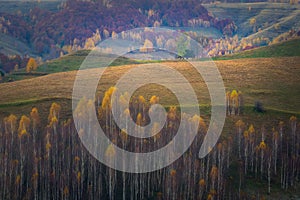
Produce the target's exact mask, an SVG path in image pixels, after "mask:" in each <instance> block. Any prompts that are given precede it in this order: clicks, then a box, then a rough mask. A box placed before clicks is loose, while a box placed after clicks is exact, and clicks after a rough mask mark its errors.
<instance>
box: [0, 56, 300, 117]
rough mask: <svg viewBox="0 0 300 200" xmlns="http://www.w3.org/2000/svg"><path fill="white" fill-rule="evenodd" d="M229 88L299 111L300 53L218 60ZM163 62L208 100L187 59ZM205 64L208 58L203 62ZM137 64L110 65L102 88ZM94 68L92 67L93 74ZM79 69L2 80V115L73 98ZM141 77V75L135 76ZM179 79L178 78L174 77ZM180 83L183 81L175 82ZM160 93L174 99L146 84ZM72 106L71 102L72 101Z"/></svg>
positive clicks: (169, 102) (166, 101) (202, 101)
mask: <svg viewBox="0 0 300 200" xmlns="http://www.w3.org/2000/svg"><path fill="white" fill-rule="evenodd" d="M215 63H216V65H217V66H218V68H219V70H220V72H221V74H222V76H223V80H224V84H225V86H226V88H227V89H238V90H240V91H242V92H243V95H244V98H245V104H246V105H248V106H253V104H254V102H255V101H257V100H259V101H261V102H262V103H263V104H264V105H265V106H266V107H268V108H272V109H274V110H279V111H284V112H288V113H299V112H300V105H299V102H300V91H299V88H300V82H299V74H300V71H299V70H300V57H286V58H256V59H237V60H228V61H215ZM163 64H164V65H168V66H170V67H173V68H175V69H176V70H178V71H179V72H181V73H182V74H183V75H184V76H186V77H188V80H189V81H190V82H191V83H192V86H193V88H194V90H195V91H196V94H197V95H198V98H199V101H200V104H203V105H208V104H209V95H208V92H207V89H206V86H205V83H204V82H203V81H202V79H201V77H199V76H198V75H197V73H195V71H194V70H193V68H191V67H190V65H189V64H188V63H187V62H164V63H163ZM200 64H203V65H205V62H200ZM134 66H135V65H125V66H120V67H110V68H108V69H107V70H106V71H105V73H104V76H103V78H102V79H101V82H100V83H99V85H101V87H99V92H101V91H102V92H103V91H104V90H105V89H107V88H108V87H110V86H112V85H114V83H115V82H116V81H117V80H118V79H119V77H121V76H122V74H124V73H125V72H127V71H128V70H129V69H131V68H133V67H134ZM93 70H102V69H90V73H91V76H93ZM75 76H76V71H70V72H62V73H54V74H49V75H46V76H41V77H37V78H32V79H26V80H22V81H16V82H10V83H3V84H0V91H1V96H0V113H1V114H0V115H2V116H3V115H5V113H6V114H7V112H4V111H3V109H4V110H6V111H7V110H11V111H17V112H20V111H21V110H22V109H20V106H21V107H22V106H23V105H30V106H32V105H34V104H36V103H37V102H39V103H41V102H43V101H51V100H53V101H57V100H59V101H61V100H68V101H69V100H70V98H71V94H72V87H73V82H74V78H75ZM136 78H138V77H136ZM174 82H176V80H174ZM176 84H179V85H180V83H176ZM146 90H147V92H149V91H152V93H157V95H158V96H160V97H161V99H162V102H163V103H164V104H165V105H172V103H173V102H174V101H173V100H172V98H168V95H172V94H171V93H169V92H167V91H166V90H158V91H155V87H152V88H151V87H150V88H148V89H147V88H144V91H146ZM69 108H70V105H69Z"/></svg>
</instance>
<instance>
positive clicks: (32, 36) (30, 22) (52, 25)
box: [0, 0, 234, 59]
mask: <svg viewBox="0 0 300 200" xmlns="http://www.w3.org/2000/svg"><path fill="white" fill-rule="evenodd" d="M14 3H15V4H13V3H12V2H10V3H9V7H16V9H7V12H6V11H5V9H0V32H1V33H4V34H6V35H9V36H13V37H14V38H16V39H17V40H19V41H22V42H24V43H26V44H27V45H28V46H31V47H32V48H33V49H34V50H35V51H36V52H37V53H38V54H39V55H40V56H43V57H44V58H46V59H51V58H57V57H58V56H59V55H60V52H61V51H62V50H63V47H66V46H68V45H71V46H72V47H73V48H75V49H80V48H77V47H79V46H80V47H84V45H85V43H86V40H87V38H90V37H92V36H93V34H95V33H96V32H97V30H98V34H99V36H100V37H99V39H100V38H101V39H105V38H107V37H109V36H111V35H112V34H113V32H116V33H120V32H121V31H124V30H129V29H133V28H137V27H149V26H167V27H187V26H191V20H192V21H193V23H194V25H196V26H197V27H213V28H215V29H217V31H220V32H221V33H222V32H223V29H224V30H225V28H226V33H230V32H232V31H230V29H231V27H234V26H233V25H231V24H232V23H233V22H232V20H228V19H221V20H219V19H216V18H214V17H212V16H211V15H209V13H208V11H207V10H206V9H205V8H204V7H203V6H202V5H201V4H200V3H199V1H198V0H189V1H185V0H178V1H165V0H156V1H153V0H151V1H149V0H139V1H136V0H128V1H120V0H114V1H100V0H99V1H78V0H76V1H73V0H68V1H65V2H62V3H61V4H49V5H48V6H47V4H45V5H44V3H43V2H41V3H40V4H35V3H33V4H30V5H32V7H31V8H30V9H29V10H28V4H26V3H24V2H19V1H14ZM2 4H5V2H3V1H0V6H1V7H2ZM22 5H23V6H24V9H21V8H20V7H21V6H22ZM42 5H43V6H42ZM55 5H56V7H57V6H59V9H58V8H57V9H55ZM4 7H7V5H6V4H5V5H4ZM16 10H17V11H16ZM194 27H195V26H194ZM215 32H216V31H215ZM142 39H144V38H142Z"/></svg>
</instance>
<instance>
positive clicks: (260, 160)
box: [0, 87, 300, 199]
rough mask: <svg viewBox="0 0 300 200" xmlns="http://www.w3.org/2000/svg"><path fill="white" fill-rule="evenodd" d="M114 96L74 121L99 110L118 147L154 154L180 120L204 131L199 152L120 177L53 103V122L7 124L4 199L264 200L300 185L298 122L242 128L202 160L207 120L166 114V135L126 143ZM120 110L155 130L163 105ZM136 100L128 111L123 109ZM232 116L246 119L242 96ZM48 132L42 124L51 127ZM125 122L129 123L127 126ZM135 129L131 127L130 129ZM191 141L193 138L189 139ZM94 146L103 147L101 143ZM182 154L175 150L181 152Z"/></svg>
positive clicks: (83, 105) (230, 102)
mask: <svg viewBox="0 0 300 200" xmlns="http://www.w3.org/2000/svg"><path fill="white" fill-rule="evenodd" d="M115 91H116V89H115V88H113V87H112V88H110V89H108V90H107V91H106V92H105V94H104V95H103V97H102V100H101V101H100V102H99V103H94V102H93V101H92V100H87V99H84V98H83V99H82V100H81V101H80V102H79V103H78V106H77V109H76V110H75V115H77V116H79V117H88V113H87V111H88V110H89V109H91V108H92V109H93V108H96V110H97V113H98V118H99V119H98V120H99V123H100V124H101V126H102V127H103V129H104V130H105V133H106V134H107V136H108V137H109V138H110V139H111V141H112V142H113V143H114V144H115V145H117V146H119V147H122V148H123V149H127V150H129V151H132V152H148V151H151V150H153V149H157V148H160V147H162V146H164V145H166V144H167V143H168V142H169V141H170V140H171V139H172V137H173V136H174V134H176V132H177V130H178V126H179V122H180V119H181V118H183V123H184V124H185V126H186V127H187V130H193V129H195V128H196V127H198V134H197V136H196V138H195V139H194V142H193V144H192V146H191V147H190V148H189V149H188V151H187V152H186V153H185V154H184V155H183V156H181V157H180V158H179V159H178V160H177V161H176V162H174V163H173V164H171V165H170V166H168V167H166V168H163V169H161V170H157V171H154V172H149V173H142V174H131V173H125V172H120V171H115V170H113V169H110V168H108V167H106V166H105V165H103V164H101V163H100V162H98V161H97V160H96V159H95V158H94V157H92V156H91V155H90V154H89V153H88V151H87V150H86V149H85V147H84V146H83V144H82V143H81V141H80V138H79V136H82V135H86V136H87V137H88V135H89V134H90V133H89V131H87V130H92V127H88V126H86V125H83V126H82V128H81V130H80V131H79V133H77V131H76V129H75V126H74V122H73V120H72V119H69V120H62V119H61V115H62V113H61V110H62V108H61V106H60V105H59V104H57V103H53V104H52V106H51V107H50V110H49V115H48V117H45V116H40V115H39V111H38V109H37V108H36V107H33V108H32V111H31V112H30V113H29V114H28V115H23V116H21V117H20V119H18V117H16V116H15V115H13V114H11V115H10V116H7V117H6V118H5V119H3V120H2V121H1V123H0V144H1V145H0V166H1V169H2V170H1V174H0V187H1V188H2V189H1V190H0V197H1V199H265V198H266V197H267V195H268V194H272V190H273V189H272V186H273V185H279V187H280V188H281V189H282V190H287V189H291V188H294V187H295V186H296V184H298V183H299V178H300V168H299V166H300V134H299V131H300V123H298V122H297V118H296V117H295V116H291V117H290V119H286V120H284V121H278V122H276V123H274V124H272V125H273V128H272V129H269V128H265V127H257V126H256V125H255V124H250V123H248V122H243V121H242V120H240V119H239V120H237V121H236V123H235V124H234V125H233V126H232V127H231V130H230V131H229V132H228V133H226V134H225V135H224V136H223V137H222V138H221V139H220V140H219V142H218V143H217V145H216V146H215V147H214V148H213V149H211V151H210V153H209V154H208V155H207V156H206V157H205V158H203V159H199V158H198V151H199V148H200V145H201V144H202V141H203V138H204V136H205V134H206V131H207V122H206V121H205V120H204V119H203V118H202V117H200V116H197V115H195V116H188V115H185V114H183V115H181V114H180V111H179V109H178V108H176V107H170V108H168V111H167V121H166V124H165V125H164V126H163V128H162V129H161V130H157V127H156V126H155V124H154V126H153V127H152V131H153V132H155V133H157V134H156V135H155V136H154V137H151V138H148V139H138V138H133V137H131V136H129V135H127V133H126V132H124V131H122V130H120V129H119V128H118V126H116V124H115V123H114V120H113V119H112V116H111V115H112V113H111V106H112V105H111V102H112V101H111V98H112V93H113V92H115ZM114 97H116V99H115V100H114V102H116V105H118V107H119V108H120V115H122V116H123V119H126V118H127V117H131V118H132V119H133V120H134V121H135V122H136V124H138V125H140V126H144V125H146V124H147V123H149V117H148V112H149V109H150V106H151V105H153V104H156V103H159V97H156V96H152V97H151V98H150V99H149V100H146V99H145V98H144V97H143V96H133V97H131V98H130V97H128V95H126V93H125V94H118V95H116V96H114ZM128 98H130V105H129V109H128V110H124V111H123V110H122V108H123V105H122V104H123V102H126V101H125V100H126V99H127V100H128ZM227 111H228V112H227V113H228V115H229V116H228V117H230V116H231V115H233V116H235V117H237V119H238V116H239V115H241V114H242V96H241V93H240V92H238V91H235V90H233V91H231V92H228V93H227ZM45 118H46V120H44V121H46V122H47V125H45V124H44V123H45V122H44V123H43V122H42V121H43V120H41V119H45ZM125 121H126V120H125ZM129 129H130V127H129ZM186 137H189V133H188V131H187V135H186ZM91 145H96V146H97V145H101V142H99V141H95V143H94V144H91ZM174 153H176V149H175V151H174ZM105 156H106V157H107V159H109V158H111V157H113V156H115V150H114V146H112V145H111V146H109V147H108V148H107V149H106V152H105ZM249 178H250V179H252V180H253V181H256V180H257V181H261V182H263V183H265V185H267V187H266V188H267V189H266V191H264V190H260V191H255V192H254V191H252V192H250V193H249V191H248V192H247V191H245V190H244V189H245V188H244V185H245V181H246V180H247V179H249Z"/></svg>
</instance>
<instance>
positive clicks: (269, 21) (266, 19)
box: [204, 2, 300, 39]
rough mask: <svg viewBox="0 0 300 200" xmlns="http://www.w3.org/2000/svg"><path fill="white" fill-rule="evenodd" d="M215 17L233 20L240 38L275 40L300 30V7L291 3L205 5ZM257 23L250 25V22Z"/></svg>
mask: <svg viewBox="0 0 300 200" xmlns="http://www.w3.org/2000/svg"><path fill="white" fill-rule="evenodd" d="M204 7H205V8H206V9H207V10H208V11H209V12H211V13H212V14H213V15H214V16H215V17H217V18H220V19H232V20H233V21H234V22H235V24H236V26H237V34H238V36H239V37H241V38H242V37H248V38H249V39H251V38H252V39H253V38H257V37H268V38H274V37H276V36H278V35H280V34H282V33H284V32H287V31H289V30H290V29H292V28H293V29H295V30H297V29H299V28H300V5H299V4H298V5H290V4H289V3H271V2H259V3H219V4H204ZM251 19H255V21H253V22H255V23H253V24H250V20H251Z"/></svg>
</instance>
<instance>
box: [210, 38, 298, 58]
mask: <svg viewBox="0 0 300 200" xmlns="http://www.w3.org/2000/svg"><path fill="white" fill-rule="evenodd" d="M291 56H300V38H297V39H292V40H289V41H286V42H281V43H278V44H273V45H270V46H266V47H260V48H256V49H251V50H247V51H243V52H240V53H236V54H232V55H227V56H221V57H216V58H214V60H224V59H225V60H230V59H237V58H269V57H291Z"/></svg>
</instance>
